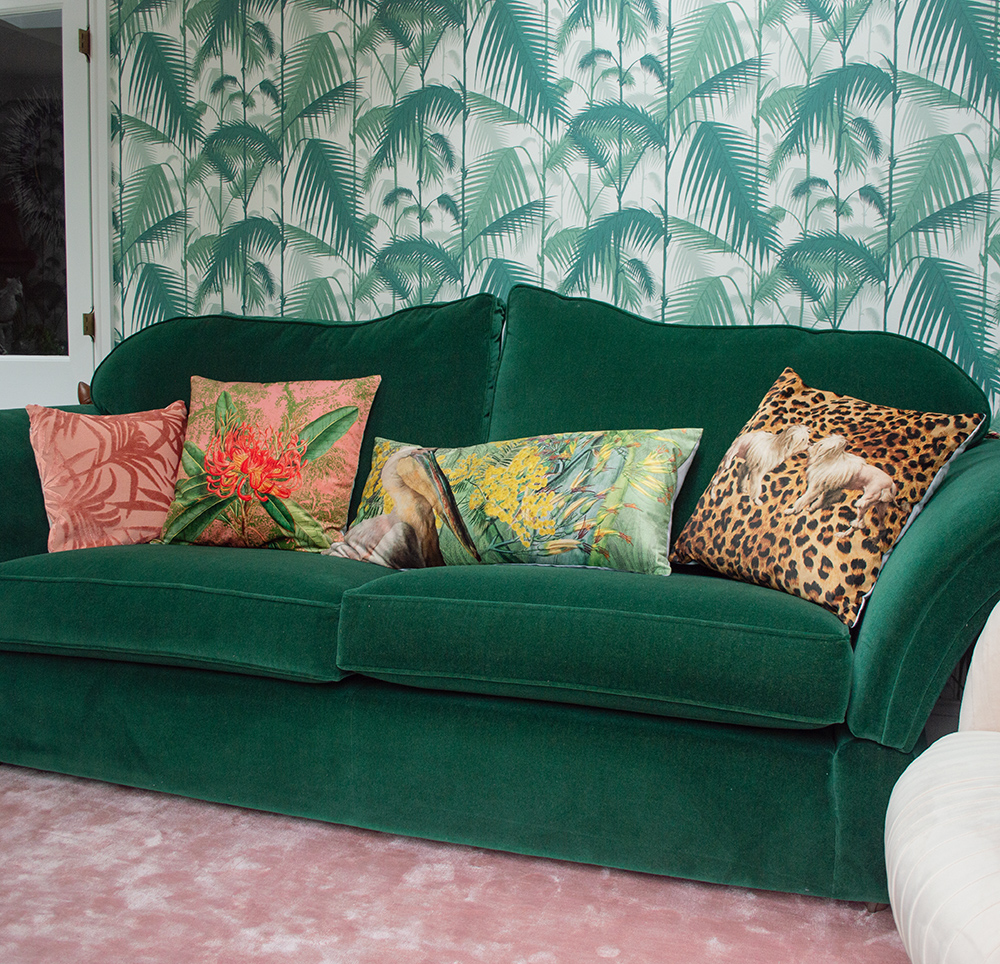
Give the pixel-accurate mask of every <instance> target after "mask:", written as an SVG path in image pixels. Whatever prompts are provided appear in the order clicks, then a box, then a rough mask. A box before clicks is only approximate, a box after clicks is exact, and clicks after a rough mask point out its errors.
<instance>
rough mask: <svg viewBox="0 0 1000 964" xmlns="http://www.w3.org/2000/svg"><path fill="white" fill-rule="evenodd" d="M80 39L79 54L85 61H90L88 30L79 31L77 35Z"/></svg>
mask: <svg viewBox="0 0 1000 964" xmlns="http://www.w3.org/2000/svg"><path fill="white" fill-rule="evenodd" d="M78 36H79V38H80V53H81V54H83V56H84V57H86V58H87V60H88V61H89V60H90V30H81V31H80V32H79V34H78Z"/></svg>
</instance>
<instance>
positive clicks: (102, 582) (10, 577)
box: [0, 573, 347, 610]
mask: <svg viewBox="0 0 1000 964" xmlns="http://www.w3.org/2000/svg"><path fill="white" fill-rule="evenodd" d="M0 582H38V583H73V584H74V585H78V584H85V585H89V586H112V587H118V588H122V589H155V590H159V589H164V590H169V591H171V592H178V591H180V592H195V593H203V594H205V595H210V596H234V597H236V598H239V599H258V600H262V601H265V602H275V603H289V604H291V605H296V606H311V607H314V608H316V609H330V610H339V609H340V603H328V602H324V601H322V600H319V599H303V598H301V597H299V596H276V595H273V594H267V593H255V592H247V591H246V590H242V589H219V588H216V587H213V586H195V585H189V584H187V583H182V582H163V583H150V582H138V581H132V580H123V579H98V578H94V577H91V576H84V577H78V576H24V575H14V574H10V573H2V574H0ZM345 591H347V590H345Z"/></svg>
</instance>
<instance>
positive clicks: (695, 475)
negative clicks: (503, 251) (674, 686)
mask: <svg viewBox="0 0 1000 964" xmlns="http://www.w3.org/2000/svg"><path fill="white" fill-rule="evenodd" d="M786 367H791V368H794V369H795V371H796V372H798V374H799V375H800V376H801V377H802V379H803V381H804V382H805V383H806V384H807V385H809V386H811V387H814V388H823V389H827V390H829V391H833V392H838V393H841V394H846V395H852V396H855V397H857V398H862V399H864V400H866V401H869V402H873V403H876V404H880V405H892V406H895V407H897V408H905V409H915V410H919V411H926V412H943V413H947V414H958V413H964V412H984V413H988V412H989V403H988V400H987V398H986V396H985V395H984V393H983V392H982V390H981V389H980V388H979V387H978V386H977V385H976V384H975V382H973V381H972V379H970V378H969V376H968V375H966V374H965V372H964V371H962V370H961V369H960V368H959V367H958V366H957V365H955V364H954V363H953V362H951V361H950V360H949V359H948V358H946V357H945V356H944V355H942V354H941V353H940V352H938V351H936V350H934V349H933V348H930V347H928V346H927V345H924V344H922V343H920V342H916V341H913V340H912V339H909V338H903V337H901V336H899V335H895V334H891V333H886V332H874V331H864V332H856V331H813V330H809V329H804V328H798V327H795V326H756V327H734V328H701V327H692V326H686V325H664V324H661V323H659V322H655V321H650V320H648V319H645V318H640V317H638V316H637V315H633V314H630V313H629V312H626V311H622V310H621V309H618V308H615V307H613V306H612V305H608V304H605V303H603V302H598V301H592V300H590V299H587V298H571V297H565V296H562V295H559V294H556V293H554V292H551V291H546V290H543V289H540V288H534V287H531V286H527V285H522V286H518V287H515V288H513V289H512V290H511V292H510V295H509V297H508V302H507V321H506V330H505V337H504V347H503V355H502V358H501V363H500V373H499V376H498V379H497V389H496V397H495V401H494V406H493V420H492V423H491V426H490V438H491V439H493V440H500V439H511V438H521V437H524V436H531V435H539V434H543V433H548V432H569V431H588V430H599V429H627V428H648V429H665V428H699V427H700V428H704V430H705V433H704V435H703V437H702V442H701V447H700V448H699V450H698V453H697V455H696V456H695V461H694V463H693V465H692V468H691V470H690V473H689V475H688V478H687V481H686V482H685V484H684V487H683V489H682V490H681V492H680V495H679V497H678V502H677V506H676V509H675V513H674V519H675V524H674V527H673V531H674V534H675V535H676V534H677V533H678V532H680V529H681V527H682V526H683V524H684V522H686V521H687V519H688V517H689V516H690V515H691V513H692V511H693V510H694V506H695V503H696V502H697V501H698V498H699V497H700V496H701V493H702V492H703V491H704V489H705V486H706V485H707V484H708V481H709V479H710V478H711V476H712V474H713V473H714V472H715V469H716V468H717V467H718V464H719V462H720V461H721V459H722V457H723V455H724V454H725V452H726V449H727V448H728V446H729V445H730V443H731V442H732V441H733V439H734V438H735V437H736V436H737V435H738V434H739V432H740V430H741V429H742V428H743V426H744V425H745V424H746V422H747V421H748V420H749V419H750V417H751V416H752V415H753V414H754V412H755V411H756V409H757V406H758V404H759V403H760V401H761V399H762V398H763V397H764V394H765V393H766V392H767V390H768V389H769V388H770V387H771V385H772V384H773V383H774V381H775V379H776V378H777V377H778V376H779V375H780V374H781V372H782V371H783V370H784V369H785V368H786Z"/></svg>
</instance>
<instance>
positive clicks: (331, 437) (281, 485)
mask: <svg viewBox="0 0 1000 964" xmlns="http://www.w3.org/2000/svg"><path fill="white" fill-rule="evenodd" d="M380 380H381V379H380V377H379V376H378V375H371V376H369V377H366V378H356V379H347V380H344V381H301V382H269V383H254V382H219V381H215V380H213V379H210V378H202V377H200V376H197V375H195V376H193V377H192V378H191V414H190V417H189V419H188V429H187V437H186V438H185V441H184V450H183V453H182V457H181V466H180V472H179V474H178V476H177V486H176V490H175V492H174V501H173V504H172V505H171V507H170V511H169V514H168V516H167V521H166V523H165V525H164V527H163V536H162V541H163V542H182V543H192V544H197V545H215V546H236V547H268V548H275V549H310V550H320V549H325V548H327V547H328V546H329V545H331V543H334V542H337V541H339V540H340V539H341V538H342V535H343V529H344V526H345V525H346V522H347V511H348V506H349V503H350V498H351V489H352V487H353V485H354V477H355V475H356V474H357V469H358V454H359V452H360V450H361V440H362V436H363V435H364V431H365V423H366V422H367V421H368V413H369V412H370V411H371V406H372V402H373V401H374V399H375V392H376V391H377V390H378V386H379V382H380Z"/></svg>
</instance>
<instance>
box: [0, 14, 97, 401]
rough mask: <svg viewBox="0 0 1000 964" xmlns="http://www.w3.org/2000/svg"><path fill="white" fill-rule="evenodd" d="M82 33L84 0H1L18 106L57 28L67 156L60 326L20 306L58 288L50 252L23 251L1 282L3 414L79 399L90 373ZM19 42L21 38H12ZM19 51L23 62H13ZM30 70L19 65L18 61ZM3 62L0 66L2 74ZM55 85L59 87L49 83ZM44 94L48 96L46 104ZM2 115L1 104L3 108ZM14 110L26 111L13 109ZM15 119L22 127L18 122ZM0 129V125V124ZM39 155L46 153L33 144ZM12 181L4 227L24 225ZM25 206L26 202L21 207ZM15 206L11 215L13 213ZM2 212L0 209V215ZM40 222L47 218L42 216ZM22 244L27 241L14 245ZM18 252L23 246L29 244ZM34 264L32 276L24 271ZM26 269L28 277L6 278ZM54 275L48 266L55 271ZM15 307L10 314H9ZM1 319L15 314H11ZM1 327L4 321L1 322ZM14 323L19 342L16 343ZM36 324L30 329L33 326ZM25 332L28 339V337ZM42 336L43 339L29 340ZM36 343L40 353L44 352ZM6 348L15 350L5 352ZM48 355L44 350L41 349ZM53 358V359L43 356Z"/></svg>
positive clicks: (0, 25) (4, 96) (0, 19)
mask: <svg viewBox="0 0 1000 964" xmlns="http://www.w3.org/2000/svg"><path fill="white" fill-rule="evenodd" d="M87 27H88V15H87V0H0V29H2V31H3V36H4V37H5V38H6V40H7V42H8V44H11V43H13V45H14V46H13V48H10V47H8V49H13V50H14V52H15V53H14V55H8V60H9V62H11V63H13V61H14V60H15V59H17V60H19V61H21V62H22V65H21V66H20V67H19V74H14V75H10V76H9V78H8V79H6V80H5V85H6V87H7V90H0V101H5V102H9V101H11V100H17V99H18V97H12V95H14V94H15V93H18V92H17V91H16V90H15V88H19V87H21V88H23V93H22V94H21V96H20V100H21V101H22V102H24V103H29V104H30V103H33V101H32V95H31V90H30V87H31V84H32V83H34V84H35V85H36V87H37V88H38V89H39V90H42V91H43V92H44V89H45V80H44V77H43V76H42V73H41V72H42V71H43V68H44V63H43V61H45V60H52V59H54V61H55V66H58V59H59V55H58V53H53V52H51V51H50V50H47V48H46V46H45V44H48V45H49V47H50V48H54V47H55V42H56V41H57V40H58V39H59V36H60V33H59V31H61V39H62V50H61V61H62V95H63V153H64V155H65V162H64V164H63V168H64V178H65V226H66V231H65V245H66V251H65V286H66V301H65V304H66V323H65V328H64V329H61V330H58V331H56V333H55V334H52V331H51V330H49V329H52V330H55V329H54V324H55V322H53V321H52V320H51V318H52V317H53V316H52V313H51V303H50V302H46V303H45V304H46V308H45V311H46V312H47V313H48V314H46V317H45V322H44V324H42V323H40V322H39V321H38V319H39V318H41V317H42V309H40V308H39V307H38V306H37V305H36V304H29V305H27V306H26V305H25V304H24V299H25V293H26V292H25V286H26V285H27V289H28V290H27V294H28V295H29V296H31V297H34V296H36V294H37V293H39V292H41V294H40V295H38V297H39V298H40V299H44V298H45V293H46V292H49V293H51V292H52V291H53V290H54V288H53V287H52V285H53V282H52V280H51V277H46V278H44V279H43V281H41V282H40V281H39V280H38V276H39V272H40V270H41V269H40V268H38V267H37V265H38V263H39V260H40V259H41V260H42V261H44V262H49V261H51V259H50V258H49V255H48V254H46V253H41V254H39V253H32V252H30V251H29V252H28V253H26V254H24V255H23V256H22V257H21V261H20V262H18V261H17V260H16V258H17V256H16V255H10V252H8V256H9V258H10V257H13V258H14V260H10V259H8V260H7V261H6V262H5V263H4V266H3V269H2V273H3V274H4V275H5V277H0V336H3V337H4V338H5V340H6V342H7V343H6V344H5V343H0V351H2V352H3V353H2V354H0V408H16V407H20V406H22V405H25V404H27V403H29V402H30V403H35V404H40V405H65V404H72V403H74V402H76V400H77V385H78V383H79V382H89V381H90V377H91V375H92V374H93V371H94V362H95V349H94V339H92V338H91V337H89V336H88V335H86V334H84V330H83V315H84V313H85V312H90V311H91V310H92V308H93V306H94V272H93V244H92V237H93V230H92V217H91V184H92V179H91V133H90V128H91V104H90V89H91V84H90V76H89V74H90V71H89V65H88V60H87V57H86V56H85V55H83V54H82V53H80V49H79V31H80V30H86V29H87ZM18 36H20V37H21V38H22V39H21V41H20V42H19V41H18V40H17V39H16V38H17V37H18ZM18 54H20V55H21V56H19V57H18V56H17V55H18ZM25 63H26V64H27V66H24V64H25ZM32 64H37V65H38V69H39V71H40V74H39V77H40V78H41V79H39V80H37V81H36V80H35V78H34V76H33V74H32V66H31V65H32ZM2 70H3V64H2V63H0V71H2ZM55 86H56V88H57V87H58V83H57V82H56V83H55ZM45 97H48V94H44V96H43V99H45ZM0 109H2V108H0ZM18 109H22V108H21V106H20V105H18ZM14 123H20V124H22V125H23V124H24V121H23V119H22V120H19V121H15V122H14ZM0 129H2V128H0ZM39 149H42V148H39ZM30 187H31V185H30V184H28V186H27V188H22V189H21V190H20V194H19V195H18V196H19V197H23V196H25V191H26V190H28V189H30ZM17 190H18V189H17V187H16V186H11V182H10V175H8V181H7V182H6V186H5V187H4V189H3V193H0V199H3V200H4V201H5V203H6V212H7V219H8V223H9V222H10V221H11V219H12V218H13V219H14V221H15V223H23V222H24V216H23V215H22V214H20V213H19V212H18V210H17V207H18V204H17V203H15V201H12V193H16V192H17ZM30 203H31V202H30V201H23V202H21V206H22V207H24V206H27V205H29V204H30ZM12 209H13V213H12ZM2 215H3V210H2V209H0V216H2ZM40 220H42V221H44V217H42V218H40ZM21 234H22V235H23V234H29V235H31V236H35V229H34V228H30V227H29V229H27V230H25V231H21ZM22 242H24V238H23V237H22V238H21V239H19V240H18V242H17V243H22ZM23 246H26V242H25V243H24V245H23ZM29 262H31V264H32V267H31V269H30V270H29V269H28V268H27V267H26V265H27V263H29ZM19 268H20V269H23V271H24V281H23V282H22V280H21V279H20V278H19V277H18V276H17V275H16V274H14V275H13V277H11V275H12V273H13V272H14V271H16V270H19ZM57 270H58V269H53V272H54V271H57ZM12 311H13V313H14V314H13V315H11V312H12ZM7 316H11V317H10V318H8V317H7ZM5 321H6V325H5V324H4V323H5ZM15 321H16V322H17V328H16V330H17V332H18V336H17V338H16V341H15V342H14V343H13V344H12V343H11V342H12V340H13V339H14V335H13V334H12V332H13V331H14V330H15V325H14V322H15ZM32 325H33V326H34V327H32ZM26 332H27V334H25V333H26ZM36 332H40V334H37V335H36V334H35V333H36ZM40 346H41V347H40ZM11 348H13V349H15V350H16V351H17V352H18V353H17V354H13V353H11ZM41 351H44V352H46V353H44V354H43V353H41ZM49 352H53V353H51V354H50V353H49Z"/></svg>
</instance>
